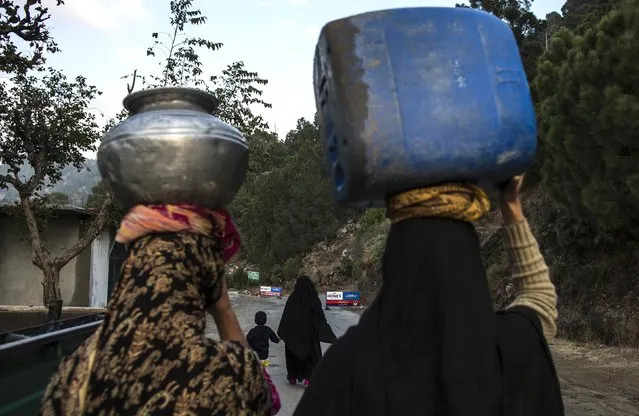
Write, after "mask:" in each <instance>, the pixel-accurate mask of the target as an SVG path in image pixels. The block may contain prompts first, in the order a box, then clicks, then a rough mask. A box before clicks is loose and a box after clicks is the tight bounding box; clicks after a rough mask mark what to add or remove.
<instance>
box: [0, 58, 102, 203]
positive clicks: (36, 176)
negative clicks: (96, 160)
mask: <svg viewBox="0 0 639 416" xmlns="http://www.w3.org/2000/svg"><path fill="white" fill-rule="evenodd" d="M12 82H13V85H12V86H8V85H7V83H4V82H2V83H0V97H1V98H0V161H1V162H2V163H4V164H6V165H8V168H9V172H8V173H7V174H5V175H0V188H6V187H7V186H8V185H13V186H14V187H15V189H16V190H17V191H18V192H19V193H20V194H21V196H24V197H30V196H32V195H33V193H34V192H36V191H38V190H39V189H40V188H42V186H43V185H44V183H45V182H44V181H45V178H47V177H48V179H49V181H50V182H51V183H55V182H57V181H58V180H60V176H61V172H62V170H63V169H64V167H65V166H67V165H73V166H75V167H76V168H77V169H78V170H79V169H81V168H82V167H83V165H84V161H85V159H84V156H83V155H82V153H83V152H87V151H93V150H95V143H96V141H97V140H98V138H99V133H98V129H97V124H96V122H95V117H94V116H93V114H91V113H90V112H89V107H90V103H91V101H92V100H93V99H94V98H95V97H96V96H97V95H98V94H100V92H99V91H98V90H97V89H96V88H95V87H94V86H92V85H89V84H88V83H87V80H86V79H85V78H84V77H81V76H78V77H76V78H75V80H73V81H70V80H68V79H67V77H66V76H65V75H64V74H62V73H61V72H60V71H57V70H54V69H49V71H48V74H47V75H45V76H44V77H36V76H33V75H23V74H18V75H15V76H14V77H13V78H12ZM24 163H28V164H29V165H31V167H32V168H33V170H34V173H33V175H32V176H31V177H30V178H29V179H28V180H24V179H21V178H20V177H19V176H18V173H19V171H20V168H21V166H22V165H23V164H24Z"/></svg>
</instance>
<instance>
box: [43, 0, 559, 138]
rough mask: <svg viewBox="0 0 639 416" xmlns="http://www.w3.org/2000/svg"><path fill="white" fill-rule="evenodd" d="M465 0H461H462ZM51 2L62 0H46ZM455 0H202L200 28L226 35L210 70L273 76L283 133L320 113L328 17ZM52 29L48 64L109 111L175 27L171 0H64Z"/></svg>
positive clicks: (543, 1) (272, 115)
mask: <svg viewBox="0 0 639 416" xmlns="http://www.w3.org/2000/svg"><path fill="white" fill-rule="evenodd" d="M458 1H459V0H458ZM45 3H48V4H49V5H51V4H54V3H55V0H45ZM455 3H456V1H455V0H430V1H429V0H424V1H421V2H420V1H409V0H199V1H198V0H196V1H195V4H196V6H197V7H199V8H200V9H201V10H202V12H203V13H204V15H206V16H207V17H208V19H209V20H208V22H207V24H206V25H205V26H202V27H199V28H198V29H196V30H195V31H194V32H193V34H194V35H198V36H202V37H205V38H207V39H209V40H212V41H216V42H222V43H224V47H223V48H222V49H221V50H219V51H217V52H212V53H208V52H207V53H205V55H204V56H202V61H203V62H204V71H205V74H206V75H215V74H219V73H220V71H221V69H222V68H224V67H225V66H226V65H227V64H230V63H232V62H235V61H240V60H243V61H244V62H245V63H246V68H247V69H248V70H251V71H257V72H258V73H259V74H260V76H262V77H264V78H266V79H268V81H269V84H268V85H267V86H266V87H265V98H266V100H267V101H268V102H270V103H272V104H273V108H272V109H270V110H264V111H263V112H262V115H263V116H264V117H265V118H266V120H267V121H268V122H269V123H270V124H271V127H275V128H276V129H277V131H278V133H279V134H280V135H281V136H284V135H285V134H286V133H287V132H288V131H289V130H290V129H292V128H293V127H294V126H295V123H296V121H297V119H298V118H300V117H306V118H312V117H313V114H314V113H315V103H314V99H313V84H312V62H313V59H312V58H313V52H314V48H315V43H316V40H317V36H318V34H319V31H320V29H321V27H322V25H323V24H325V23H326V22H328V21H331V20H334V19H338V18H341V17H345V16H348V15H352V14H357V13H362V12H367V11H372V10H379V9H388V8H394V7H415V6H454V5H455ZM563 3H564V0H536V1H534V5H533V10H534V12H535V13H536V14H537V15H538V16H545V14H546V13H548V12H550V11H553V10H559V9H560V8H561V6H562V5H563ZM51 11H52V14H53V17H52V19H51V21H50V25H51V27H52V33H53V35H54V37H55V39H56V40H57V41H58V44H59V46H60V47H61V49H62V52H61V53H59V54H56V55H54V56H52V57H51V58H50V59H49V61H48V64H50V65H52V66H55V67H57V68H59V69H61V70H63V71H64V72H65V73H66V74H67V75H69V76H75V75H79V74H81V75H84V76H86V77H87V78H88V80H89V82H90V83H92V84H93V85H96V86H97V87H98V88H99V89H100V90H102V91H103V95H102V96H101V97H100V98H99V99H98V100H97V101H96V102H95V107H96V108H97V109H99V111H100V112H101V113H103V114H105V115H106V116H107V117H110V116H112V115H114V114H115V113H116V112H117V111H119V109H120V108H121V101H122V98H123V97H124V96H125V95H126V81H125V80H122V79H121V77H122V76H123V75H126V74H129V73H131V72H132V71H133V70H134V69H136V68H137V69H138V72H139V73H149V72H156V73H157V72H159V69H158V67H157V61H155V60H153V59H152V58H150V57H147V56H146V49H147V47H148V46H150V45H151V44H152V38H151V33H152V32H161V31H167V30H168V29H169V27H170V26H169V0H65V5H64V6H62V7H51Z"/></svg>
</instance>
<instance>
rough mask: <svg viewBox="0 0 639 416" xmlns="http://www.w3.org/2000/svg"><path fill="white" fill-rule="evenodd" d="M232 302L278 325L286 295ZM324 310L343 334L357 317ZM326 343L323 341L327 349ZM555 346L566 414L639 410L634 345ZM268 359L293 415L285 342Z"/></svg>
mask: <svg viewBox="0 0 639 416" xmlns="http://www.w3.org/2000/svg"><path fill="white" fill-rule="evenodd" d="M231 302H232V303H233V306H234V309H235V313H236V314H237V316H238V319H239V321H240V325H241V326H242V330H243V331H244V333H247V332H248V331H249V330H250V329H251V328H252V327H253V326H254V322H253V320H254V316H255V312H257V311H258V310H262V311H264V312H266V314H267V315H268V322H267V325H269V326H270V327H271V328H273V330H275V331H277V326H278V324H279V322H280V318H281V317H282V311H283V309H284V304H285V300H280V299H274V298H266V299H264V298H258V297H251V296H244V295H237V294H231ZM323 302H324V299H323V297H322V304H323ZM325 313H326V318H327V319H328V322H329V323H330V324H331V326H332V327H333V330H334V331H335V334H336V335H337V336H341V335H343V334H344V332H346V330H347V329H348V328H349V327H350V326H352V325H354V324H356V323H357V320H358V319H359V315H358V314H357V313H355V312H354V311H349V310H343V309H337V308H333V309H332V310H330V311H326V312H325ZM207 335H209V336H210V337H212V338H214V339H217V338H218V336H217V331H216V329H215V324H214V323H213V319H212V318H209V322H208V325H207ZM328 347H329V345H327V344H322V349H323V350H324V351H326V349H327V348H328ZM552 350H553V355H554V357H555V363H556V364H557V370H558V373H559V378H560V380H561V384H562V390H563V396H564V404H565V406H566V415H567V416H582V415H593V416H636V415H639V355H637V351H636V350H633V352H626V353H624V354H622V353H621V351H612V349H610V348H603V347H599V348H597V347H594V346H588V345H581V346H579V345H578V344H574V343H571V342H568V341H557V342H555V343H554V345H553V346H552ZM269 359H270V361H271V365H270V367H269V373H270V374H271V377H272V378H273V382H274V383H275V384H276V385H277V389H278V391H279V392H280V395H281V397H282V410H281V411H280V413H279V414H278V415H281V416H289V415H291V414H292V413H293V410H294V409H295V406H296V405H297V402H298V401H299V399H300V397H301V396H302V392H303V391H304V388H303V387H302V386H300V385H297V386H290V385H289V384H288V382H287V381H286V364H285V360H284V344H283V343H281V342H280V343H279V344H271V349H270V356H269Z"/></svg>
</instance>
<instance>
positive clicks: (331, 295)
mask: <svg viewBox="0 0 639 416" xmlns="http://www.w3.org/2000/svg"><path fill="white" fill-rule="evenodd" d="M326 299H327V300H342V299H344V292H326Z"/></svg>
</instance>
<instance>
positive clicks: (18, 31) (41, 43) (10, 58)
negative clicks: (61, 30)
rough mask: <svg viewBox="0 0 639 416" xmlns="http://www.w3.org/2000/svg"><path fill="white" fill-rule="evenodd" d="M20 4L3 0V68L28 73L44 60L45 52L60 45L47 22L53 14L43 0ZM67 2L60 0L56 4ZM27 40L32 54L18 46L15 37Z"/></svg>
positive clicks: (0, 62)
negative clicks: (21, 50)
mask: <svg viewBox="0 0 639 416" xmlns="http://www.w3.org/2000/svg"><path fill="white" fill-rule="evenodd" d="M19 3H22V4H16V2H15V1H12V0H0V72H7V73H25V72H26V71H27V70H29V69H32V68H36V67H39V66H41V65H42V64H44V62H45V58H44V54H45V52H49V53H55V52H58V51H59V49H58V45H57V44H56V43H55V41H54V40H53V39H52V38H51V37H50V34H49V30H48V28H47V26H46V22H47V20H49V18H50V17H51V16H50V15H49V9H48V8H47V7H44V6H42V0H27V1H22V2H19ZM61 4H64V2H63V1H62V0H57V1H56V5H57V6H59V5H61ZM15 38H18V39H20V40H21V41H23V42H26V43H27V44H28V45H29V47H30V49H31V53H32V54H31V56H26V55H25V54H23V53H22V52H20V51H19V50H18V46H17V45H16V44H15V43H14V39H15Z"/></svg>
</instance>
